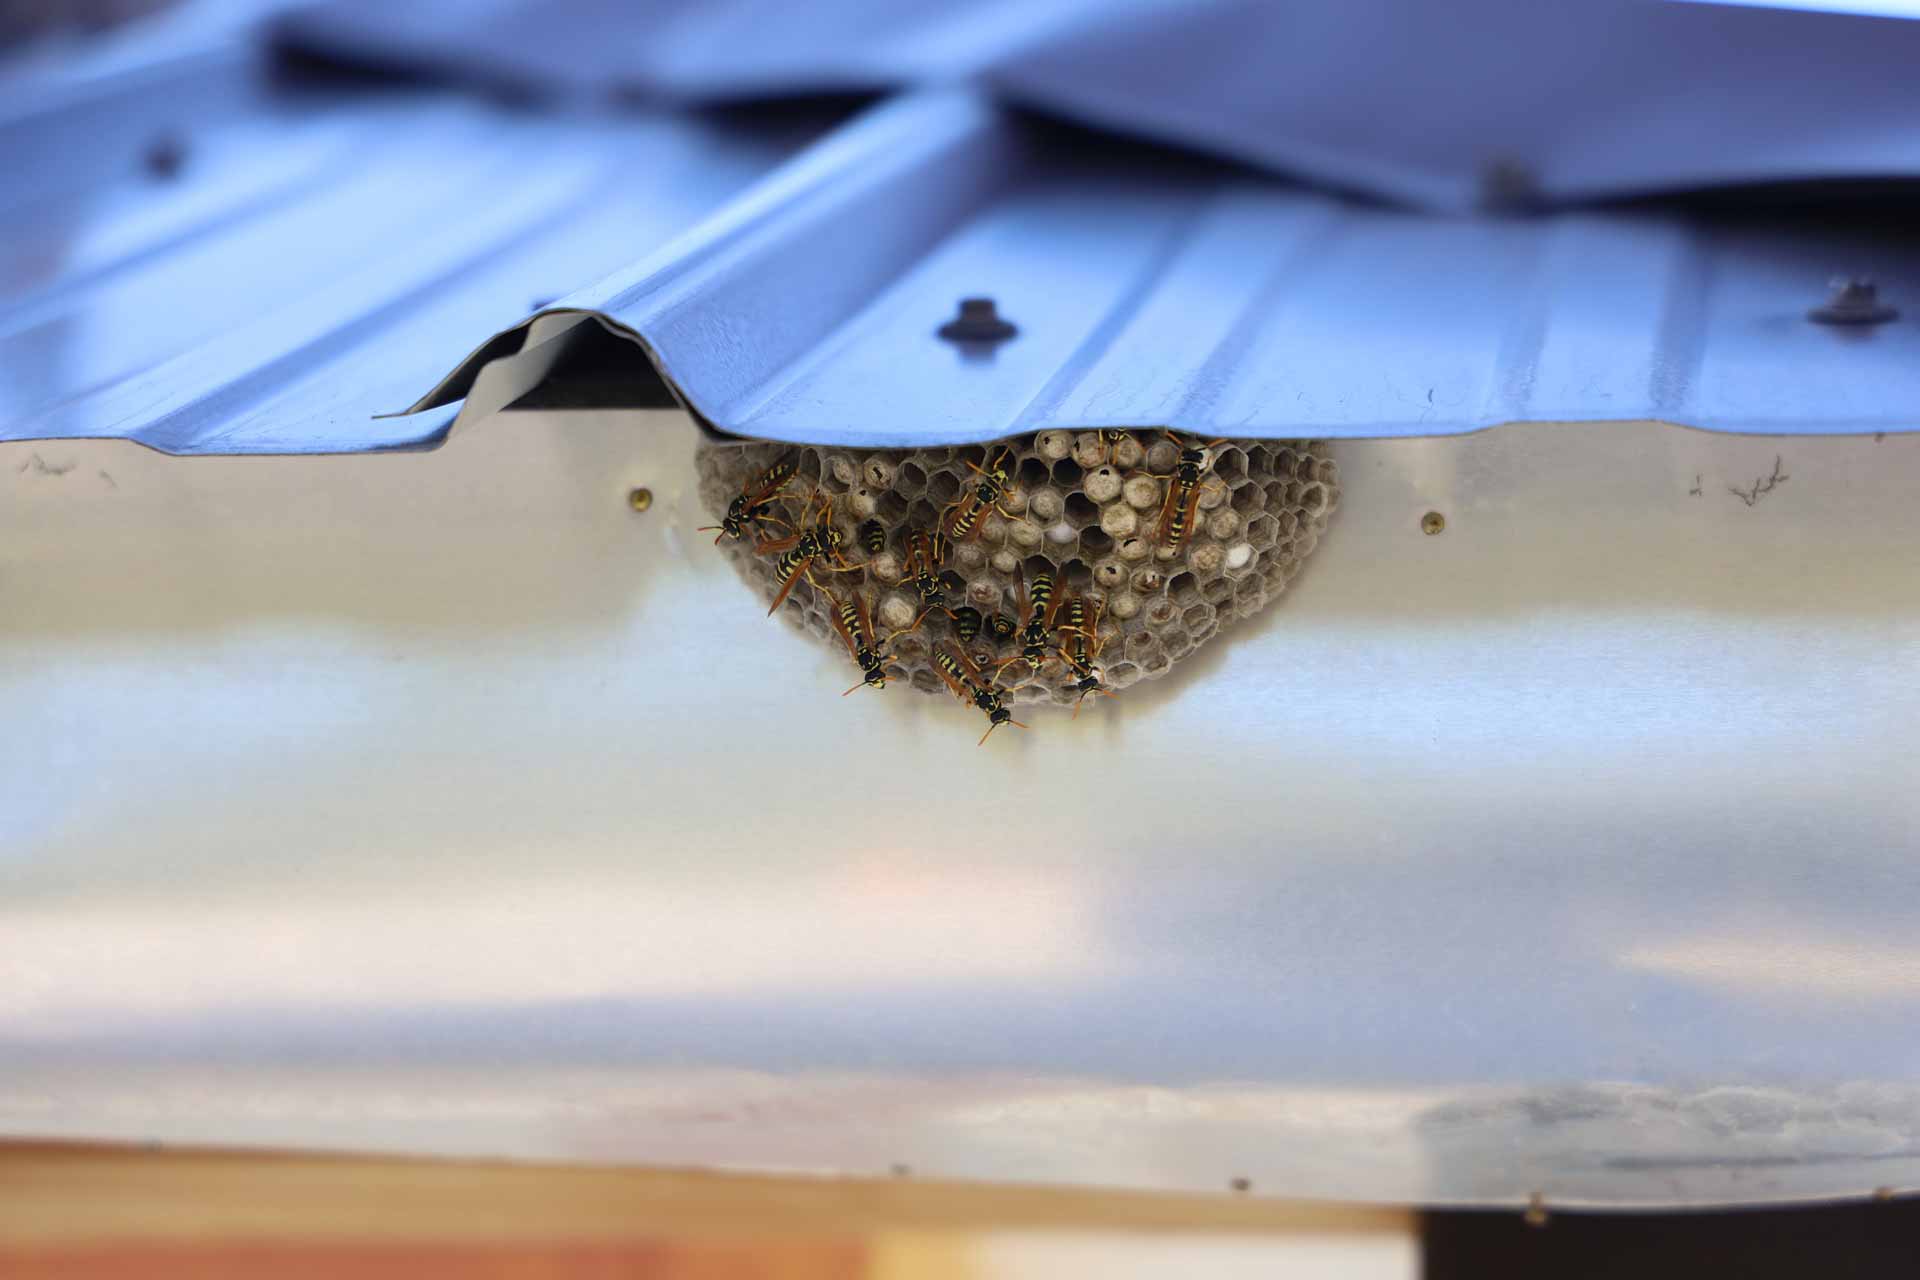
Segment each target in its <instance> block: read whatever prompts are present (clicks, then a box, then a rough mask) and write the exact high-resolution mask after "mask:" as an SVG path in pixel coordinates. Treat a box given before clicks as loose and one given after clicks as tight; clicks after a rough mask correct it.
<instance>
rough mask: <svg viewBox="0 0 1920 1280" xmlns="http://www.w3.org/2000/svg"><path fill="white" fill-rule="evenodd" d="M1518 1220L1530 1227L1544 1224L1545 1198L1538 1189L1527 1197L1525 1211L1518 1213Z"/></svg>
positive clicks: (1545, 1222) (1545, 1219) (1545, 1223)
mask: <svg viewBox="0 0 1920 1280" xmlns="http://www.w3.org/2000/svg"><path fill="white" fill-rule="evenodd" d="M1520 1220H1521V1221H1522V1222H1524V1223H1526V1224H1527V1225H1528V1226H1530V1227H1544V1226H1546V1225H1547V1198H1546V1197H1545V1196H1543V1195H1541V1194H1540V1193H1539V1192H1538V1191H1536V1192H1534V1193H1533V1194H1532V1195H1531V1196H1529V1197H1528V1198H1527V1211H1526V1212H1525V1213H1523V1214H1521V1215H1520Z"/></svg>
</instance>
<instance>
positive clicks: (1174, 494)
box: [1147, 431, 1226, 551]
mask: <svg viewBox="0 0 1920 1280" xmlns="http://www.w3.org/2000/svg"><path fill="white" fill-rule="evenodd" d="M1166 436H1167V439H1169V440H1171V441H1173V442H1174V444H1176V445H1178V446H1179V447H1180V457H1179V460H1178V461H1177V462H1175V464H1174V468H1173V472H1172V474H1171V475H1170V476H1155V479H1159V480H1169V481H1170V483H1169V484H1168V485H1167V498H1166V501H1164V502H1162V503H1161V504H1160V526H1159V533H1158V538H1159V541H1160V545H1161V546H1163V547H1167V548H1168V549H1170V550H1173V551H1178V550H1179V549H1180V546H1181V544H1182V543H1184V542H1185V541H1186V540H1187V534H1188V532H1189V531H1190V530H1191V529H1192V528H1193V519H1194V515H1195V513H1196V512H1197V511H1198V509H1199V506H1200V478H1201V476H1203V475H1205V474H1206V470H1207V468H1208V467H1209V466H1210V465H1212V462H1213V450H1214V448H1215V447H1216V446H1218V445H1222V444H1225V443H1226V441H1224V440H1212V441H1209V442H1207V443H1206V444H1201V443H1199V442H1198V441H1196V440H1182V439H1181V438H1180V437H1179V436H1177V435H1175V434H1174V433H1173V432H1171V431H1169V432H1167V433H1166ZM1147 474H1148V475H1154V473H1153V472H1151V471H1149V472H1147Z"/></svg>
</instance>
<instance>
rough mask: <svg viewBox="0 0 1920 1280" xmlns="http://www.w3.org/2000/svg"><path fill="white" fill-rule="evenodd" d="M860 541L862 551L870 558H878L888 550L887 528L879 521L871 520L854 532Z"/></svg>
mask: <svg viewBox="0 0 1920 1280" xmlns="http://www.w3.org/2000/svg"><path fill="white" fill-rule="evenodd" d="M854 536H855V537H856V538H858V539H859V541H860V549H861V550H862V551H864V552H866V553H867V554H868V555H869V556H877V555H879V554H880V553H881V552H882V551H885V550H886V549H887V530H886V526H885V525H883V524H881V523H880V522H879V521H878V520H869V521H867V522H866V523H864V524H862V525H861V526H860V527H859V528H858V529H857V530H855V531H854Z"/></svg>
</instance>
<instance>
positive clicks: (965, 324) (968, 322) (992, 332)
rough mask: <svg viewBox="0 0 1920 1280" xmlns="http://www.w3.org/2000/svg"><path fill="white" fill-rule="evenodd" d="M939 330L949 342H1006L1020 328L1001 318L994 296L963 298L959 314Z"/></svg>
mask: <svg viewBox="0 0 1920 1280" xmlns="http://www.w3.org/2000/svg"><path fill="white" fill-rule="evenodd" d="M939 332H940V336H941V337H943V338H945V339H946V340H947V341H948V342H1005V341H1006V340H1007V339H1008V338H1011V337H1012V336H1013V335H1014V334H1016V333H1018V332H1020V330H1019V329H1018V328H1017V327H1015V326H1014V325H1013V324H1011V323H1009V322H1008V321H1006V320H1004V319H1002V318H1001V316H1000V309H999V307H997V306H996V305H995V304H994V301H993V299H992V298H962V299H960V311H959V314H957V315H955V316H954V318H953V319H951V320H949V321H947V322H946V323H945V324H943V325H941V326H940V330H939Z"/></svg>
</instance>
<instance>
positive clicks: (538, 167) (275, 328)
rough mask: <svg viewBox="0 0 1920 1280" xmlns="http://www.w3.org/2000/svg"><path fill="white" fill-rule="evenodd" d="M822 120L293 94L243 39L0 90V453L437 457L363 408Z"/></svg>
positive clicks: (746, 180)
mask: <svg viewBox="0 0 1920 1280" xmlns="http://www.w3.org/2000/svg"><path fill="white" fill-rule="evenodd" d="M820 128H821V124H820V123H816V122H811V121H805V120H798V121H797V120H795V119H790V118H780V119H772V118H766V117H747V116H743V115H741V114H739V113H735V114H733V115H728V116H716V115H712V114H705V115H702V114H691V113H677V114H666V113H658V112H655V113H648V112H644V111H641V110H637V109H634V110H625V111H621V112H619V113H602V114H591V115H590V114H579V113H576V114H570V115H553V114H536V113H532V112H525V111H516V110H512V109H509V108H507V107H504V106H501V105H499V104H497V103H490V102H487V101H485V100H482V99H480V98H477V97H471V96H463V95H459V94H451V93H440V92H435V91H427V90H393V89H384V90H375V91H369V90H367V89H366V88H365V87H364V86H361V87H358V88H353V89H343V88H338V87H336V88H324V87H316V86H313V85H308V86H306V87H304V88H303V87H293V86H289V85H287V84H285V83H283V82H282V81H280V80H278V79H276V78H275V77H273V76H271V75H270V74H269V73H268V72H267V70H266V68H265V66H264V65H263V59H262V58H261V57H260V55H259V52H258V49H257V46H256V44H255V43H254V42H253V41H252V40H251V39H250V38H247V36H246V35H245V33H244V32H237V33H235V34H234V35H233V36H232V37H231V38H224V37H223V38H216V39H212V40H207V41H192V42H188V43H187V44H186V45H185V47H182V46H181V45H179V44H175V45H171V46H167V47H165V48H164V51H162V52H159V53H156V54H155V55H154V56H152V57H140V58H132V59H127V58H123V57H120V56H119V55H118V54H117V53H116V55H115V57H114V58H113V60H112V61H111V65H108V66H105V67H101V66H97V65H74V66H69V67H63V68H61V69H60V72H59V74H57V75H52V76H48V75H39V76H35V77H32V78H28V79H25V80H19V81H13V82H8V81H5V80H0V172H4V173H6V174H8V175H27V176H28V180H27V181H24V182H16V181H12V180H9V181H7V182H6V183H4V184H0V217H4V218H5V221H6V225H7V228H8V233H7V235H6V236H5V237H4V238H0V440H10V439H11V440H20V439H78V438H102V437H106V438H113V437H119V438H128V439H132V440H136V441H139V442H140V443H142V444H146V445H149V446H151V447H153V448H155V449H159V450H162V451H164V452H168V453H181V454H220V453H229V454H230V453H356V452H364V451H369V450H378V449H388V448H397V447H418V446H421V445H424V444H432V443H435V442H437V440H438V439H439V438H440V436H441V435H442V433H444V431H445V429H446V426H447V423H448V421H449V420H450V419H451V417H452V415H451V414H436V415H431V416H429V417H426V418H412V419H405V420H397V421H396V420H390V419H378V418H376V417H375V415H376V414H377V413H379V412H380V411H381V410H388V409H392V408H393V407H394V406H395V405H396V404H397V403H404V402H405V401H406V400H407V399H408V398H409V397H411V396H414V395H417V394H418V393H419V390H420V388H421V387H422V386H423V385H426V384H428V383H430V382H432V381H433V379H435V378H437V377H439V376H440V375H441V374H443V373H444V372H445V371H446V369H447V368H448V367H449V366H450V365H451V364H452V363H453V362H455V361H456V360H458V359H459V358H460V357H461V355H462V353H464V352H465V351H467V350H468V349H469V348H470V347H471V346H472V344H473V341H474V338H475V336H476V335H477V334H484V333H487V332H489V331H491V330H492V329H495V328H498V327H500V326H501V325H503V324H507V323H510V322H511V321H513V320H515V319H516V318H518V317H521V316H524V315H526V314H527V313H528V312H529V311H531V310H533V309H535V308H537V307H538V306H539V305H541V304H542V303H543V302H545V301H547V300H550V299H552V298H554V297H556V296H558V295H560V294H563V293H565V292H567V291H568V290H570V289H573V288H576V287H578V286H579V284H580V283H581V282H582V281H586V280H592V279H596V278H598V277H600V276H602V275H604V274H606V273H607V272H608V271H611V270H613V269H615V268H616V267H618V266H620V265H621V264H623V263H626V262H629V261H631V260H632V258H633V257H634V255H635V254H636V252H640V251H644V250H645V249H646V248H648V247H650V246H653V245H657V244H661V243H664V242H665V241H667V240H669V239H671V238H672V237H673V236H675V235H676V234H678V233H679V232H681V231H683V230H685V229H686V228H687V227H689V226H692V225H694V224H696V223H698V222H699V221H700V220H701V219H702V218H703V217H705V216H706V215H707V214H709V213H711V212H712V211H713V210H714V209H716V208H718V207H720V206H721V205H722V204H723V203H724V201H725V200H726V199H727V198H728V197H730V196H732V195H734V194H735V193H736V192H738V191H739V190H740V189H741V188H743V187H745V186H747V185H749V184H750V183H751V182H752V181H753V180H754V179H756V178H758V177H760V176H761V175H762V174H764V173H765V172H767V171H768V170H769V169H771V168H772V167H774V166H775V165H776V164H777V163H778V162H779V161H781V160H782V159H784V158H786V157H787V156H789V155H791V154H792V153H793V152H794V151H795V150H796V149H797V148H798V147H800V146H801V145H803V144H804V143H805V142H806V141H807V140H808V139H810V138H811V137H813V136H815V135H817V133H818V132H819V130H820Z"/></svg>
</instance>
